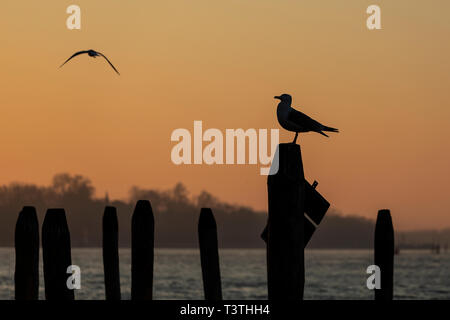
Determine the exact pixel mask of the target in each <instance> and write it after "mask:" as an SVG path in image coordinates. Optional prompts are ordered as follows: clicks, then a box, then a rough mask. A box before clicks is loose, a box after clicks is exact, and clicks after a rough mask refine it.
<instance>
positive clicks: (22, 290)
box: [14, 207, 39, 300]
mask: <svg viewBox="0 0 450 320" xmlns="http://www.w3.org/2000/svg"><path fill="white" fill-rule="evenodd" d="M15 248H16V270H15V272H14V285H15V299H16V300H38V298H39V224H38V219H37V215H36V209H35V208H34V207H23V209H22V211H20V213H19V217H18V219H17V223H16V231H15Z"/></svg>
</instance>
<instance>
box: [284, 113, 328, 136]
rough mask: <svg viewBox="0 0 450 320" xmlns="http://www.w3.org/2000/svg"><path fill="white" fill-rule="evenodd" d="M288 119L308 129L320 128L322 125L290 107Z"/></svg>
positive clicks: (317, 129) (319, 129)
mask: <svg viewBox="0 0 450 320" xmlns="http://www.w3.org/2000/svg"><path fill="white" fill-rule="evenodd" d="M288 120H289V121H291V122H293V123H295V124H296V125H298V126H300V127H301V128H304V129H307V130H309V131H321V130H322V125H321V124H320V123H319V122H317V121H316V120H314V119H312V118H310V117H308V116H307V115H306V114H304V113H302V112H300V111H297V110H295V109H291V111H290V112H289V115H288Z"/></svg>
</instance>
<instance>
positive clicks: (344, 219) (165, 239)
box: [0, 173, 374, 248]
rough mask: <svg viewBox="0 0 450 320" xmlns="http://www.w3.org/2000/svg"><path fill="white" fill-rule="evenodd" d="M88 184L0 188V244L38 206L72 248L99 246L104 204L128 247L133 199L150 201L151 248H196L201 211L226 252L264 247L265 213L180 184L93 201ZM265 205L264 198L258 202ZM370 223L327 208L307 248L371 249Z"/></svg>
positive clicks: (63, 177) (59, 179)
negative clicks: (61, 227) (62, 226)
mask: <svg viewBox="0 0 450 320" xmlns="http://www.w3.org/2000/svg"><path fill="white" fill-rule="evenodd" d="M94 195H95V188H94V186H93V185H92V182H91V181H90V180H89V179H88V178H86V177H83V176H81V175H70V174H68V173H62V174H57V175H55V176H54V177H53V180H52V183H51V184H50V185H49V186H36V185H33V184H21V183H12V184H9V185H7V186H6V185H4V186H0V246H13V245H14V228H15V223H16V219H17V215H18V213H19V211H20V210H21V209H22V207H23V206H26V205H32V206H34V207H36V209H37V212H38V217H39V223H40V224H42V221H43V219H44V215H45V212H46V210H47V208H64V209H65V210H66V214H67V220H68V224H69V228H70V233H71V242H72V246H73V247H99V246H101V241H102V240H101V239H102V232H101V230H102V216H103V211H104V207H105V205H107V204H108V205H112V206H115V207H116V208H117V214H118V219H119V237H120V238H119V242H120V243H119V244H120V246H122V247H129V246H130V243H131V235H130V231H131V215H132V213H133V210H134V206H135V204H136V201H137V200H139V199H148V200H150V202H151V204H152V208H153V212H154V215H155V246H156V247H160V248H174V247H176V248H195V247H197V246H198V239H197V221H198V216H199V213H200V208H202V207H210V208H212V210H213V212H214V215H215V217H216V221H217V225H218V234H219V235H218V236H219V245H220V246H221V247H228V248H264V242H263V241H262V240H261V238H260V234H261V232H262V230H263V229H264V226H265V224H266V220H267V213H266V212H259V211H255V210H253V209H251V208H249V207H244V206H239V205H232V204H228V203H225V202H223V201H220V200H218V199H217V198H216V197H214V196H213V195H211V194H210V193H208V192H206V191H203V192H201V193H200V194H199V195H196V196H190V195H189V193H188V191H187V189H186V187H185V186H184V185H183V184H181V183H178V184H176V185H175V187H174V188H172V189H170V190H153V189H142V188H139V187H132V188H131V190H130V192H129V199H128V200H126V201H123V200H111V201H110V200H109V199H107V197H105V198H104V199H99V198H95V196H94ZM261 201H267V199H261ZM373 232H374V223H373V221H372V220H369V219H366V218H362V217H358V216H342V215H340V214H338V213H337V212H336V211H333V210H330V212H328V213H327V215H326V216H325V218H324V221H323V222H322V223H321V225H320V227H319V228H318V230H317V231H316V233H315V234H314V236H313V238H312V240H311V242H310V243H309V245H308V247H309V248H372V244H373Z"/></svg>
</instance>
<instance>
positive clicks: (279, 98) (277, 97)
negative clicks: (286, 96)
mask: <svg viewBox="0 0 450 320" xmlns="http://www.w3.org/2000/svg"><path fill="white" fill-rule="evenodd" d="M273 98H274V99H278V100H281V97H280V96H275V97H273Z"/></svg>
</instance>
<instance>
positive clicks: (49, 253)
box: [42, 209, 75, 300]
mask: <svg viewBox="0 0 450 320" xmlns="http://www.w3.org/2000/svg"><path fill="white" fill-rule="evenodd" d="M42 253H43V262H44V283H45V298H46V299H47V300H74V298H75V295H74V291H73V290H71V289H69V288H68V287H67V279H68V277H69V276H70V274H68V273H67V268H68V267H69V266H70V265H72V257H71V250H70V233H69V228H68V226H67V220H66V213H65V211H64V209H48V210H47V213H46V215H45V219H44V222H43V224H42Z"/></svg>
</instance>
